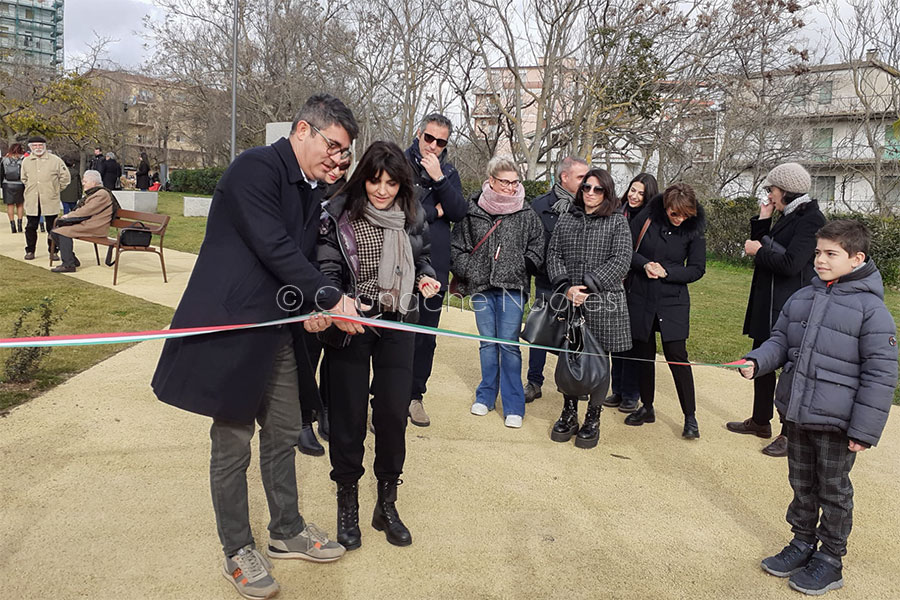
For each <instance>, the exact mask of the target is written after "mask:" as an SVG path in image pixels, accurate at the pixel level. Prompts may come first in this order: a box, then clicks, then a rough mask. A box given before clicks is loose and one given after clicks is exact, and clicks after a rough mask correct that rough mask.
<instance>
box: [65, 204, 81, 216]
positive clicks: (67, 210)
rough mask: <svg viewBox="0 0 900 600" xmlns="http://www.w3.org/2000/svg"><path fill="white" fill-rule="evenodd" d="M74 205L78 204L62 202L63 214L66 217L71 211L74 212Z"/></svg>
mask: <svg viewBox="0 0 900 600" xmlns="http://www.w3.org/2000/svg"><path fill="white" fill-rule="evenodd" d="M76 204H78V203H77V202H63V203H62V209H63V214H64V215H67V214H69V213H70V212H72V211H73V210H75V205H76Z"/></svg>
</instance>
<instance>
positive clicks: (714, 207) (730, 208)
mask: <svg viewBox="0 0 900 600" xmlns="http://www.w3.org/2000/svg"><path fill="white" fill-rule="evenodd" d="M703 208H704V209H705V210H706V251H707V253H709V254H711V255H712V256H715V257H716V258H719V259H723V260H726V261H729V262H739V263H744V264H748V265H749V264H752V260H751V259H750V258H748V257H746V256H744V240H746V239H747V238H748V237H749V236H750V217H752V216H753V215H757V214H759V204H758V202H757V200H756V198H752V197H745V198H732V199H729V198H713V199H711V200H706V201H705V202H703Z"/></svg>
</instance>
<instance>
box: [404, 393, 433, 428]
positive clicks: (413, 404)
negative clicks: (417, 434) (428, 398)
mask: <svg viewBox="0 0 900 600" xmlns="http://www.w3.org/2000/svg"><path fill="white" fill-rule="evenodd" d="M409 420H410V422H411V423H412V424H413V425H416V426H418V427H428V426H429V425H431V419H429V418H428V413H426V412H425V406H424V405H423V404H422V399H421V398H413V399H412V400H410V401H409Z"/></svg>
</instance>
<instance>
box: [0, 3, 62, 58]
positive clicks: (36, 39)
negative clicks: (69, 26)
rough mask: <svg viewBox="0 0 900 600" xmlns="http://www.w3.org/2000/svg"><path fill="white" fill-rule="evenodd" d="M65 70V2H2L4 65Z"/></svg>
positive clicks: (0, 47)
mask: <svg viewBox="0 0 900 600" xmlns="http://www.w3.org/2000/svg"><path fill="white" fill-rule="evenodd" d="M10 61H18V62H25V63H27V64H30V65H36V66H41V67H48V68H55V69H61V68H62V65H63V0H0V63H4V62H10Z"/></svg>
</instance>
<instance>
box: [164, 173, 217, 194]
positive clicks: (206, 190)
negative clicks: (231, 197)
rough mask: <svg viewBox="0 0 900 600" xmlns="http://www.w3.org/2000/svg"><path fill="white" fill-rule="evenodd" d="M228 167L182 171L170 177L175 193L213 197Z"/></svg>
mask: <svg viewBox="0 0 900 600" xmlns="http://www.w3.org/2000/svg"><path fill="white" fill-rule="evenodd" d="M225 168H226V167H209V168H206V169H180V170H178V171H173V172H172V173H171V174H170V175H169V182H170V184H171V188H172V191H173V192H181V193H182V194H202V195H204V196H212V194H213V192H214V191H215V189H216V184H217V183H219V179H221V177H222V174H223V173H224V172H225Z"/></svg>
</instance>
